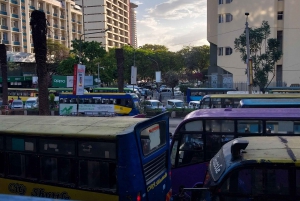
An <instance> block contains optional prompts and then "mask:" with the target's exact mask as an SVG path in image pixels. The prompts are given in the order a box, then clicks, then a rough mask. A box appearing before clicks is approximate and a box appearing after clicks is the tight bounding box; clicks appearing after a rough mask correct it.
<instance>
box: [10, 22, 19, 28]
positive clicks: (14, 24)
mask: <svg viewBox="0 0 300 201" xmlns="http://www.w3.org/2000/svg"><path fill="white" fill-rule="evenodd" d="M11 25H12V27H13V28H19V26H18V21H13V22H12V23H11Z"/></svg>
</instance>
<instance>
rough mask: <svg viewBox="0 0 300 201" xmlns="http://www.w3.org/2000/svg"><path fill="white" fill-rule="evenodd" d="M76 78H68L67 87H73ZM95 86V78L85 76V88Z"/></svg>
mask: <svg viewBox="0 0 300 201" xmlns="http://www.w3.org/2000/svg"><path fill="white" fill-rule="evenodd" d="M73 81H74V77H73V76H66V82H67V85H66V86H65V87H68V88H69V87H72V86H73ZM93 85H94V77H93V76H84V86H85V87H88V86H93Z"/></svg>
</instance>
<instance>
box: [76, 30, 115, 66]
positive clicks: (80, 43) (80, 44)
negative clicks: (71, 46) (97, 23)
mask: <svg viewBox="0 0 300 201" xmlns="http://www.w3.org/2000/svg"><path fill="white" fill-rule="evenodd" d="M108 30H110V28H108V29H105V30H104V31H99V32H92V33H85V34H81V35H80V37H79V41H80V42H79V63H81V51H82V50H81V46H82V39H81V38H82V36H85V35H90V34H97V33H105V32H107V31H108Z"/></svg>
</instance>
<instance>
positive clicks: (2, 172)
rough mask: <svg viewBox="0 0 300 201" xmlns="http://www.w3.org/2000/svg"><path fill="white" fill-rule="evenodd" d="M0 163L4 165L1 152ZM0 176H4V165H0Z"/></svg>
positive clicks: (3, 156)
mask: <svg viewBox="0 0 300 201" xmlns="http://www.w3.org/2000/svg"><path fill="white" fill-rule="evenodd" d="M0 161H1V163H2V164H5V154H4V153H3V152H0ZM0 174H2V175H3V174H4V165H0Z"/></svg>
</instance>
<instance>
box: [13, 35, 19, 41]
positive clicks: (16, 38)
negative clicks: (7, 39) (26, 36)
mask: <svg viewBox="0 0 300 201" xmlns="http://www.w3.org/2000/svg"><path fill="white" fill-rule="evenodd" d="M13 41H17V42H19V35H18V34H14V35H13Z"/></svg>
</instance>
